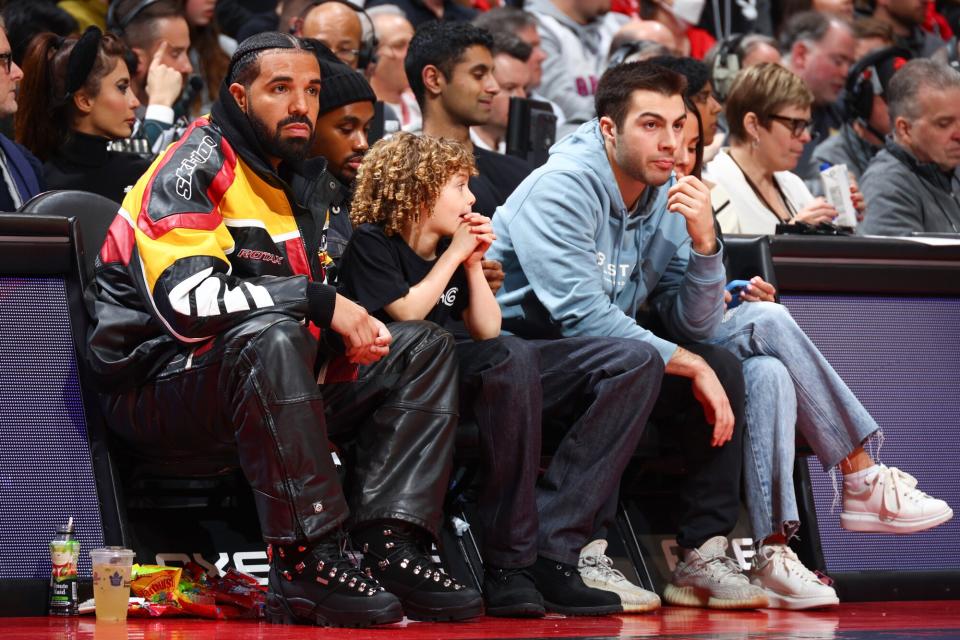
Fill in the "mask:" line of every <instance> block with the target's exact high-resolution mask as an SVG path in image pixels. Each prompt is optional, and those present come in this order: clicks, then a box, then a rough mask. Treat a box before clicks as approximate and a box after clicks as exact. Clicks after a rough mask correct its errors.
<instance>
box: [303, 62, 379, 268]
mask: <svg viewBox="0 0 960 640" xmlns="http://www.w3.org/2000/svg"><path fill="white" fill-rule="evenodd" d="M317 59H318V61H319V62H320V77H321V78H322V80H321V82H322V83H323V89H322V90H321V91H320V115H319V117H318V118H317V127H316V135H315V136H314V139H313V152H312V154H311V155H313V156H322V157H324V158H326V160H327V169H326V170H327V172H328V173H329V174H331V175H332V176H333V177H334V178H335V180H333V181H331V180H323V181H321V182H320V186H321V188H322V189H323V191H324V193H323V197H322V199H323V201H324V202H326V203H328V206H327V210H326V214H325V218H324V221H323V230H324V233H323V240H322V241H321V243H320V265H321V267H322V268H323V270H324V281H325V282H326V283H327V284H332V285H336V284H337V283H338V268H339V265H340V258H341V256H343V251H344V249H345V248H346V246H347V242H349V241H350V236H351V235H352V234H353V225H352V224H351V222H350V199H351V197H352V195H353V185H354V181H355V180H356V178H357V170H358V169H359V168H360V163H361V162H363V157H364V155H366V153H367V149H369V147H370V145H369V143H368V142H367V134H368V133H369V131H370V123H371V122H373V115H374V113H373V105H374V102H376V100H377V96H376V95H374V93H373V89H372V88H371V87H370V85H369V84H368V83H367V81H366V79H364V77H363V76H362V75H361V74H359V73H357V72H356V71H354V70H353V69H351V68H350V67H348V66H347V65H345V64H343V63H342V62H340V61H339V60H338V59H337V58H336V57H335V56H334V55H333V53H331V52H329V51H319V52H318V53H317Z"/></svg>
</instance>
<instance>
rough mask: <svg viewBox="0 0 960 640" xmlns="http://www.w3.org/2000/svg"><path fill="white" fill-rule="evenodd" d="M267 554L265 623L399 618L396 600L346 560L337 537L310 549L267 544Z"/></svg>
mask: <svg viewBox="0 0 960 640" xmlns="http://www.w3.org/2000/svg"><path fill="white" fill-rule="evenodd" d="M267 555H268V556H269V558H270V577H269V591H268V592H267V607H266V618H267V620H268V621H269V622H274V623H278V624H314V625H319V626H322V627H369V626H371V625H375V624H390V623H391V622H399V621H400V620H402V619H403V608H402V607H401V606H400V601H399V600H397V598H396V596H394V595H393V594H392V593H390V592H388V591H386V590H384V588H383V587H381V586H380V584H379V583H378V582H377V581H376V580H374V579H373V578H371V577H369V576H368V575H367V574H366V573H364V572H363V571H361V570H360V569H359V568H358V567H357V566H356V565H354V564H353V562H351V561H350V559H349V558H348V557H347V556H346V554H345V553H344V552H343V545H342V542H341V539H339V538H338V537H337V536H336V535H334V536H330V537H328V538H325V539H323V540H322V541H320V542H317V543H314V544H313V545H311V546H309V547H308V546H295V545H294V546H285V547H284V546H279V545H271V546H270V547H269V548H268V549H267Z"/></svg>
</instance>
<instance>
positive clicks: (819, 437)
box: [710, 302, 879, 541]
mask: <svg viewBox="0 0 960 640" xmlns="http://www.w3.org/2000/svg"><path fill="white" fill-rule="evenodd" d="M710 342H711V343H713V344H717V345H720V346H723V347H725V348H727V349H729V350H730V351H732V352H733V353H734V354H735V355H736V356H737V357H738V358H740V360H741V361H742V362H743V376H744V381H745V383H746V394H747V395H746V423H747V433H746V434H745V435H746V437H745V438H744V440H743V442H744V456H743V457H744V465H743V469H744V478H745V484H746V492H747V510H748V511H749V513H750V521H751V524H752V526H753V535H754V538H755V539H756V540H758V541H760V540H763V539H764V538H766V537H768V536H769V535H771V534H773V533H781V534H784V535H786V536H787V537H790V536H792V535H793V533H794V532H795V531H796V528H797V524H798V522H799V515H798V512H797V498H796V494H795V492H794V486H793V463H794V448H795V430H797V431H799V432H800V434H801V435H802V436H803V438H804V440H806V442H807V443H808V444H809V445H810V447H811V448H812V449H813V451H814V453H816V454H817V457H818V458H819V459H820V462H821V464H823V468H824V470H828V469H832V468H833V467H835V466H836V465H838V464H839V463H840V461H841V460H843V459H844V458H845V457H847V456H848V455H849V454H850V453H851V452H852V451H853V450H854V449H856V448H857V447H858V446H859V445H860V444H861V443H863V442H864V441H865V440H866V439H867V438H869V437H870V436H871V435H872V434H873V433H874V432H876V431H877V430H879V426H877V423H876V422H875V421H874V419H873V418H872V417H871V416H870V414H869V413H867V410H866V409H864V407H863V405H862V404H860V401H859V400H857V398H856V397H855V396H854V395H853V393H852V392H851V391H850V389H849V388H848V387H847V385H846V383H844V382H843V380H841V379H840V376H839V375H837V372H836V371H834V370H833V367H831V366H830V363H829V362H827V361H826V359H825V358H824V357H823V355H821V353H820V351H819V350H818V349H817V347H816V346H815V345H814V344H813V343H812V342H811V341H810V339H809V338H808V337H807V336H806V334H805V333H804V332H803V330H802V329H800V327H799V326H797V323H796V322H795V321H794V320H793V317H791V315H790V312H789V311H787V309H786V308H785V307H783V306H782V305H779V304H775V303H773V302H746V303H743V304H741V305H740V306H739V307H736V308H735V309H732V310H730V311H729V312H728V313H727V315H726V317H725V318H724V321H723V322H722V323H721V325H720V328H719V330H718V331H717V334H716V335H715V336H714V338H713V339H712V340H710Z"/></svg>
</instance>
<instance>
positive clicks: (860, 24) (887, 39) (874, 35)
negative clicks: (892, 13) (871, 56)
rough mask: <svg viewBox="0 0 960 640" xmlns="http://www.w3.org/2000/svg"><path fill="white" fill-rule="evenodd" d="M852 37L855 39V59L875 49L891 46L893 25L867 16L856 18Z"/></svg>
mask: <svg viewBox="0 0 960 640" xmlns="http://www.w3.org/2000/svg"><path fill="white" fill-rule="evenodd" d="M853 37H854V38H856V39H857V53H856V55H855V56H854V57H855V58H856V59H857V60H859V59H860V58H862V57H863V56H865V55H867V54H868V53H870V52H871V51H873V50H875V49H883V48H885V47H892V46H893V43H894V38H893V27H891V26H890V25H889V24H887V23H886V22H881V21H879V20H877V19H876V18H871V17H869V16H866V17H861V18H857V19H856V21H854V23H853Z"/></svg>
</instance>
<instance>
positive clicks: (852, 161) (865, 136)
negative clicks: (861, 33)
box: [813, 47, 910, 182]
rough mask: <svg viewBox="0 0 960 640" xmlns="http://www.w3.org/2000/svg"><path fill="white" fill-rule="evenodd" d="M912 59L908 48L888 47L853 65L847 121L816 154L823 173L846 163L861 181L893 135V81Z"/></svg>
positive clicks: (846, 94)
mask: <svg viewBox="0 0 960 640" xmlns="http://www.w3.org/2000/svg"><path fill="white" fill-rule="evenodd" d="M909 58H910V52H909V51H907V50H906V49H901V48H900V47H888V48H886V49H879V50H877V51H873V52H872V53H868V54H867V55H866V57H864V58H863V59H862V60H860V61H858V62H857V63H856V64H855V65H853V68H852V69H850V77H849V78H848V79H847V86H846V90H845V92H844V96H843V106H844V117H845V119H846V122H844V123H843V126H842V127H841V128H840V131H839V132H838V133H837V135H835V136H833V137H831V138H829V139H827V140H825V141H824V142H821V143H820V144H819V145H817V148H816V149H815V150H814V152H813V162H814V164H815V165H816V166H817V167H818V168H819V169H820V170H821V171H822V170H823V169H825V168H827V167H829V166H833V165H837V164H844V165H846V166H847V170H848V171H849V172H850V173H851V174H852V175H853V177H854V179H855V180H856V181H858V182H859V180H860V176H862V175H863V172H864V171H866V170H867V165H869V164H870V161H871V160H872V159H873V157H874V156H875V155H876V154H877V152H878V151H880V149H881V148H883V145H884V140H885V139H886V137H887V135H888V134H889V133H890V113H889V111H888V108H887V94H888V92H889V88H890V80H891V79H892V78H893V76H894V74H895V73H896V71H897V70H898V69H900V68H901V67H902V66H903V65H905V64H906V63H907V60H908V59H909Z"/></svg>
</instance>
